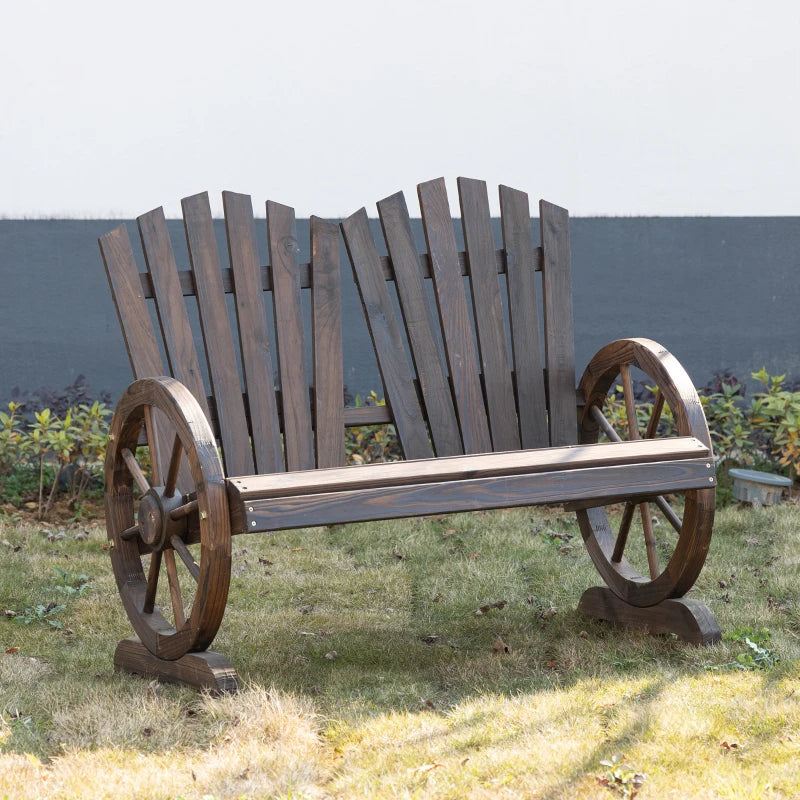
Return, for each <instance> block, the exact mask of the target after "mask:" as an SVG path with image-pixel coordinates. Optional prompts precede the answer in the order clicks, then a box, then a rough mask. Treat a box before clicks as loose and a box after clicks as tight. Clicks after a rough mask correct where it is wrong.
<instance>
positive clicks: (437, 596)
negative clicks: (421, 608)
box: [433, 592, 442, 603]
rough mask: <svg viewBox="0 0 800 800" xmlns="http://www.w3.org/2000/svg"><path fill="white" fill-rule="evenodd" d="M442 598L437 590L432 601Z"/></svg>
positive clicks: (435, 601) (436, 601)
mask: <svg viewBox="0 0 800 800" xmlns="http://www.w3.org/2000/svg"><path fill="white" fill-rule="evenodd" d="M441 599H442V596H441V595H440V594H439V593H438V592H437V594H436V595H435V596H434V598H433V602H434V603H438V602H439V601H440V600H441Z"/></svg>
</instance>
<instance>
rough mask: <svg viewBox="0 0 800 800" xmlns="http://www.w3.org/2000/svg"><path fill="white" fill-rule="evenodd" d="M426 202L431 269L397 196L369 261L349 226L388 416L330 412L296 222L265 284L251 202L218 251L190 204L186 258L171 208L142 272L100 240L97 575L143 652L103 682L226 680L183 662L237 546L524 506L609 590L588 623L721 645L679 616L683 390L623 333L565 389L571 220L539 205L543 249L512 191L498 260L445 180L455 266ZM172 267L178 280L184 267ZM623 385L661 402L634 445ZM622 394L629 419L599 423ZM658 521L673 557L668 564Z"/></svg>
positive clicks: (701, 544)
mask: <svg viewBox="0 0 800 800" xmlns="http://www.w3.org/2000/svg"><path fill="white" fill-rule="evenodd" d="M418 194H419V203H420V213H421V216H422V220H423V229H424V235H425V243H426V247H427V252H419V248H418V244H417V242H415V239H414V234H413V229H412V225H411V221H410V214H409V209H408V205H407V204H406V200H405V198H404V197H403V195H402V194H394V195H391V196H389V197H387V198H385V199H384V200H381V201H380V202H379V203H378V205H377V208H378V214H379V217H380V222H381V229H382V233H383V239H384V241H383V242H380V241H376V240H375V239H374V238H373V235H372V231H371V228H370V225H369V223H368V218H367V212H366V210H365V209H361V210H360V211H358V212H356V213H355V214H353V215H352V216H351V217H349V218H347V219H346V220H344V222H343V223H342V224H341V232H342V233H343V235H344V243H345V245H346V248H347V252H348V255H349V258H350V262H351V266H352V269H353V272H354V276H355V279H356V284H357V286H358V289H359V292H360V295H361V300H362V305H363V310H364V314H365V319H366V322H367V326H368V328H369V331H370V335H371V337H372V341H373V345H374V348H375V352H376V356H377V359H378V364H379V368H380V371H381V375H382V377H383V382H384V391H385V394H386V401H387V405H386V406H385V407H368V408H345V407H344V404H343V402H342V398H343V393H344V387H343V354H342V335H341V325H342V307H341V294H340V265H339V228H338V227H337V226H336V225H334V224H333V223H330V222H326V221H324V220H321V219H319V218H316V217H315V218H313V219H312V224H311V254H312V257H311V262H310V263H309V264H300V263H298V262H297V259H296V255H297V252H298V250H299V248H298V246H297V242H296V240H295V238H294V237H295V225H294V211H293V209H291V208H289V207H288V206H283V205H280V204H278V203H273V202H269V203H267V228H268V243H269V244H268V251H269V252H268V256H269V262H270V263H269V264H268V265H264V264H263V260H262V258H261V257H260V256H259V253H258V248H257V243H256V237H255V224H256V222H255V220H254V218H253V204H252V202H251V199H250V197H249V196H247V195H243V194H237V193H233V192H225V193H224V194H223V206H224V210H225V231H226V236H227V254H225V253H222V254H221V253H220V252H219V251H218V248H217V243H216V238H215V235H214V228H213V224H212V219H211V212H210V204H209V200H208V197H207V195H205V194H200V195H195V196H193V197H189V198H186V199H185V200H184V201H183V203H182V208H183V214H184V224H185V228H186V241H187V246H188V250H187V252H186V256H184V257H181V258H178V257H176V255H175V253H174V252H173V245H172V243H171V242H170V239H169V236H168V234H167V229H166V224H165V220H164V214H163V211H162V210H161V209H156V210H155V211H151V212H149V213H148V214H145V215H143V216H141V217H139V218H138V228H139V234H140V238H141V246H142V252H143V255H144V263H145V264H146V271H145V272H143V273H140V272H139V270H138V267H137V259H136V256H135V254H134V250H133V246H132V244H131V242H130V240H129V238H128V234H127V232H126V230H125V229H124V227H120V228H117V229H116V230H113V231H111V232H109V233H108V234H106V235H105V236H103V237H102V238H101V240H100V248H101V252H102V256H103V261H104V264H105V267H106V273H107V276H108V280H109V285H110V287H111V292H112V297H113V299H114V303H115V306H116V309H117V312H118V316H119V319H120V324H121V326H122V332H123V337H124V340H125V343H126V347H127V350H128V354H129V357H130V361H131V366H132V369H133V374H134V378H136V379H137V380H136V381H135V382H134V383H133V384H132V385H131V386H130V388H129V389H128V391H127V392H126V393H125V394H124V395H123V397H122V398H121V399H120V402H119V404H118V407H117V409H116V413H115V415H114V419H113V422H112V428H111V437H110V442H109V448H108V454H107V459H106V512H107V525H108V535H109V539H110V541H111V549H112V562H113V566H114V572H115V576H116V579H117V585H118V588H119V591H120V595H121V597H122V601H123V605H124V606H125V609H126V611H127V613H128V617H129V619H130V620H131V624H132V625H133V628H134V630H135V632H136V634H137V637H138V639H135V640H124V641H123V642H122V643H120V646H119V648H118V651H117V655H116V657H115V663H116V664H117V666H118V667H120V668H125V669H129V670H131V671H134V672H141V673H143V674H157V675H161V676H162V677H164V679H165V680H181V681H184V682H189V683H192V684H193V685H197V686H204V687H206V688H209V689H212V690H215V689H214V687H216V689H218V690H222V689H230V688H231V687H232V686H234V685H235V673H234V672H233V670H232V668H230V665H229V664H228V662H227V661H225V660H224V659H223V658H222V657H221V656H218V655H217V654H204V655H203V656H202V657H200V656H196V655H194V654H195V653H196V652H197V651H203V650H205V649H206V648H207V647H208V646H209V644H210V643H211V641H212V640H213V638H214V635H215V634H216V631H217V629H218V627H219V625H220V623H221V620H222V616H223V613H224V609H225V603H226V600H227V592H228V584H229V580H230V552H231V546H230V542H231V536H232V535H233V534H239V533H248V532H257V531H265V530H276V529H280V528H294V527H307V526H315V525H326V524H334V523H343V522H356V521H361V520H373V519H389V518H394V517H408V516H414V515H422V514H430V513H443V512H455V511H466V510H476V509H485V508H505V507H512V506H524V505H534V504H538V503H564V504H566V505H567V506H568V507H570V508H573V509H574V510H575V511H576V513H577V515H578V519H579V522H580V525H581V530H582V532H583V536H584V539H585V542H586V545H587V548H588V550H589V553H590V555H591V557H592V559H593V561H594V563H595V565H596V567H597V569H598V571H599V573H600V574H601V576H602V577H603V578H604V580H605V581H606V583H607V584H608V587H609V588H608V589H591V590H589V591H587V592H586V593H585V595H584V597H583V599H582V600H581V606H580V607H581V610H583V611H584V612H585V613H587V614H588V615H590V616H597V617H600V618H603V619H611V620H617V621H619V622H623V623H626V624H633V625H644V626H645V627H649V628H650V629H651V630H653V631H666V630H669V631H673V632H675V633H678V634H679V635H681V636H683V637H684V638H685V639H687V640H688V641H693V642H698V643H706V642H708V641H712V640H714V639H715V638H716V637H718V635H719V631H718V629H717V628H716V623H715V622H714V621H713V617H712V616H711V614H710V612H708V610H707V609H705V607H704V606H702V605H701V604H699V603H697V602H696V601H691V602H690V601H683V600H678V599H677V598H680V597H681V595H683V594H684V593H685V592H686V591H688V590H689V589H690V588H691V586H692V585H693V583H694V581H695V580H696V578H697V576H698V574H699V572H700V569H701V568H702V565H703V562H704V560H705V556H706V553H707V551H708V546H709V541H710V536H711V527H712V522H713V515H714V486H715V475H714V460H713V452H712V448H711V442H710V439H709V435H708V429H707V427H706V423H705V419H704V416H703V412H702V408H701V406H700V403H699V400H698V398H697V395H696V394H695V392H694V389H693V387H692V384H691V382H690V381H689V379H688V377H687V376H686V374H685V372H683V370H682V368H681V367H680V365H679V364H678V363H677V361H676V360H675V359H674V358H673V357H672V356H671V355H670V354H669V353H667V352H666V351H665V350H663V348H661V347H659V346H658V345H656V344H655V343H653V342H650V341H649V340H646V339H625V340H621V341H618V342H613V343H612V344H610V345H608V346H607V347H605V348H603V349H602V350H601V351H600V352H599V353H598V354H597V355H596V356H595V358H594V359H592V361H591V363H590V364H589V366H588V367H587V369H586V372H585V373H584V376H583V379H582V380H581V382H580V385H579V386H578V388H577V391H576V388H575V384H574V355H573V334H572V300H571V290H570V246H569V234H568V224H569V218H568V214H567V212H566V210H565V209H563V208H560V207H558V206H555V205H553V204H551V203H547V202H544V201H542V202H541V203H540V206H539V216H540V233H541V244H540V245H537V244H536V243H535V242H534V240H533V236H532V230H531V219H530V209H529V202H528V196H527V195H526V194H525V193H524V192H520V191H518V190H515V189H511V188H509V187H506V186H502V187H500V208H501V215H502V221H501V223H502V243H498V242H496V241H495V240H494V237H493V233H492V226H491V220H490V216H489V198H488V192H487V188H486V184H485V183H483V182H482V181H478V180H472V179H466V178H462V179H459V181H458V205H459V206H460V212H461V222H460V225H461V228H462V231H461V232H462V233H463V238H464V242H465V251H464V252H459V251H458V247H457V244H456V242H457V236H456V230H455V227H454V221H453V219H452V210H451V203H450V199H449V197H448V194H447V190H446V188H445V184H444V181H443V180H442V179H437V180H433V181H428V182H427V183H423V184H420V186H419V187H418ZM384 245H385V251H386V252H387V253H388V255H387V256H381V255H380V252H381V251H382V250H383V248H384ZM499 245H501V246H499ZM262 255H263V254H262ZM226 256H227V258H226ZM186 257H188V262H189V264H190V269H189V270H186V269H179V268H178V266H177V265H178V264H179V263H181V262H184V261H185V259H186ZM226 261H227V264H226ZM306 290H309V291H306ZM228 295H232V296H233V297H232V302H231V303H230V306H229V304H228V301H227V299H226V297H227V296H228ZM540 302H541V306H542V309H543V312H544V314H543V317H544V318H543V319H540V314H539V310H538V308H539V303H540ZM187 303H188V304H187ZM229 308H230V309H231V311H229ZM270 309H271V311H272V313H268V312H269V310H270ZM195 315H196V317H197V320H198V322H199V328H200V333H201V335H202V339H201V340H200V339H198V341H195V338H194V336H193V333H192V331H193V322H192V320H193V319H194V316H195ZM306 318H310V325H309V324H307V322H306ZM270 319H274V322H275V325H274V328H273V327H272V326H271V325H270V322H269V320H270ZM196 327H197V326H196V325H194V328H196ZM309 355H310V359H311V360H310V361H309V360H308V359H309ZM307 362H308V363H307ZM636 370H641V371H642V373H643V374H644V375H645V376H646V378H647V381H648V382H649V383H651V384H653V385H657V386H658V393H657V395H656V398H655V401H654V403H653V406H652V407H653V413H652V415H651V417H650V419H649V420H648V421H647V422H646V423H645V424H644V425H643V426H641V427H640V425H639V417H640V412H639V411H637V408H636V397H635V393H634V379H633V377H632V376H633V374H634V372H635V371H636ZM165 376H166V377H165ZM169 376H171V377H169ZM617 384H620V385H622V387H623V398H622V400H623V401H624V406H623V408H624V414H623V416H624V418H625V421H624V423H623V424H622V425H619V424H618V420H619V413H617V415H616V416H613V415H611V414H609V413H608V409H609V403H610V402H612V400H611V399H610V394H611V393H612V392H613V388H614V387H615V386H616V385H617ZM615 402H618V400H617V401H615ZM615 408H619V406H615ZM670 415H671V419H673V420H674V431H670V432H669V435H666V433H665V432H664V430H663V428H664V426H663V425H662V422H663V420H664V419H666V418H668V417H669V416H670ZM385 423H391V424H393V425H394V426H395V428H396V430H397V432H398V435H399V438H400V441H401V445H402V448H403V452H404V455H405V458H406V459H407V460H406V461H403V462H397V463H391V464H372V465H367V466H361V467H346V466H345V447H344V442H345V431H346V428H347V427H348V426H353V425H370V424H373V425H374V424H385ZM615 423H617V424H618V427H617V428H615V427H614V424H615ZM600 437H605V439H608V441H607V442H599V439H600ZM142 445H145V446H146V447H148V448H149V459H144V458H142V457H141V451H138V452H137V446H138V447H141V446H142ZM223 464H224V468H223ZM676 495H680V496H681V497H682V498H683V501H682V507H679V508H673V498H674V497H675V496H676ZM612 503H615V504H617V503H622V504H624V505H623V514H622V523H621V525H620V528H619V530H617V531H616V532H613V531H612V530H611V528H610V525H609V522H608V516H607V515H606V512H605V510H604V508H605V506H607V505H609V504H612ZM653 509H658V510H659V511H660V513H661V514H662V515H663V518H664V520H665V521H666V523H667V524H666V525H665V526H664V527H665V528H668V529H670V530H673V529H674V536H675V537H676V539H677V542H676V543H675V545H674V547H672V549H671V554H670V555H669V557H668V558H667V559H666V560H665V561H664V563H663V564H662V563H660V562H659V559H660V558H662V559H663V552H664V544H663V542H662V543H660V544H659V542H658V537H657V535H656V534H657V532H658V531H657V529H656V528H655V526H654V522H653V517H652V514H653ZM639 517H641V529H642V533H641V535H642V536H643V541H642V542H638V541H637V536H639V534H637V533H636V532H635V531H636V530H637V526H638V525H639V523H638V522H637V520H638V519H639ZM657 545H658V546H657ZM637 548H638V549H637ZM641 552H644V553H646V559H645V561H644V566H643V567H642V568H639V566H638V562H637V561H636V558H635V556H638V555H639V554H640V553H641ZM143 558H144V559H145V560H144V562H143V560H142V559H143ZM167 662H169V666H167Z"/></svg>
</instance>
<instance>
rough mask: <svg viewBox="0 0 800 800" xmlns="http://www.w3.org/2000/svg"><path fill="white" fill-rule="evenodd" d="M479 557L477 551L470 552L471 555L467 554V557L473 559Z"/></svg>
mask: <svg viewBox="0 0 800 800" xmlns="http://www.w3.org/2000/svg"><path fill="white" fill-rule="evenodd" d="M477 557H478V554H477V553H470V554H469V556H467V558H471V559H473V560H474V559H476V558H477Z"/></svg>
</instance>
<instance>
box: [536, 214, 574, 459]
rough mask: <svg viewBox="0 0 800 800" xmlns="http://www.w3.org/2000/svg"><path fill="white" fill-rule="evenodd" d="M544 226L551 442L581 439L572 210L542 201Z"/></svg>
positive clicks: (559, 443)
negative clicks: (574, 327) (574, 329)
mask: <svg viewBox="0 0 800 800" xmlns="http://www.w3.org/2000/svg"><path fill="white" fill-rule="evenodd" d="M539 220H540V225H541V229H542V250H543V253H544V259H543V264H542V281H543V285H544V330H545V360H546V363H547V388H548V400H549V405H548V408H549V411H550V444H551V445H552V446H554V447H557V446H559V445H563V444H574V443H575V442H576V441H577V440H578V422H577V416H576V413H575V407H574V405H573V403H574V397H575V343H574V337H573V333H572V290H571V283H570V281H571V278H570V269H571V266H570V246H569V214H568V213H567V210H566V209H564V208H560V207H559V206H556V205H553V204H552V203H548V202H546V201H544V200H541V201H540V202H539Z"/></svg>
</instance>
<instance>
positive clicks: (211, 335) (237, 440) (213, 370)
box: [181, 192, 253, 475]
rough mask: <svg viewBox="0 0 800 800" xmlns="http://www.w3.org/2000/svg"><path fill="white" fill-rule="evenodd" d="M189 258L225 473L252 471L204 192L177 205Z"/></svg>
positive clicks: (211, 224)
mask: <svg viewBox="0 0 800 800" xmlns="http://www.w3.org/2000/svg"><path fill="white" fill-rule="evenodd" d="M181 207H182V209H183V222H184V226H185V228H186V241H187V242H188V245H189V259H190V262H191V266H192V273H193V275H194V282H195V286H196V291H197V305H198V308H199V310H200V326H201V328H202V331H203V345H204V347H205V351H206V360H207V362H208V377H209V380H210V381H211V390H212V392H213V394H214V396H215V398H216V401H217V417H218V419H219V427H220V439H221V442H222V453H223V460H224V462H225V469H226V471H227V472H228V474H229V475H242V474H244V473H245V472H252V471H253V452H252V449H251V446H250V434H249V432H248V430H247V417H246V416H245V411H244V401H243V400H242V386H241V382H240V378H239V370H238V368H237V366H236V351H235V349H234V345H233V336H232V334H231V324H230V319H229V318H228V310H227V306H226V303H225V292H224V291H223V288H222V278H221V276H220V263H219V252H218V250H217V240H216V236H215V234H214V221H213V219H212V217H211V204H210V203H209V200H208V194H207V193H206V192H203V193H201V194H196V195H192V196H191V197H185V198H184V199H183V200H182V201H181Z"/></svg>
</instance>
